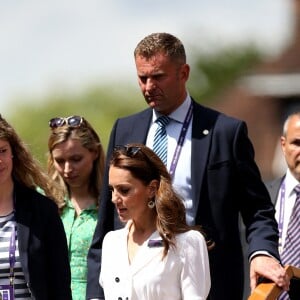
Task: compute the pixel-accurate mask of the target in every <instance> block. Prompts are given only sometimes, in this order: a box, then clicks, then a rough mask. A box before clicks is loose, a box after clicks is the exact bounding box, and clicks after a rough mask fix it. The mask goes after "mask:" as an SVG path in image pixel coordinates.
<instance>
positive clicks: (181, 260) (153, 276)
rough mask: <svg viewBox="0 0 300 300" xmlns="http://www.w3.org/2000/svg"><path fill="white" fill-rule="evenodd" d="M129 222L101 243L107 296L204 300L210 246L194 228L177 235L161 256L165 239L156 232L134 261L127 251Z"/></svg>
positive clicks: (139, 299)
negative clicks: (129, 258) (165, 253)
mask: <svg viewBox="0 0 300 300" xmlns="http://www.w3.org/2000/svg"><path fill="white" fill-rule="evenodd" d="M127 235H128V226H126V227H125V228H122V229H119V230H116V231H110V232H108V233H107V234H106V236H105V238H104V241H103V245H102V263H101V272H100V278H99V282H100V285H101V286H102V287H103V289H104V295H105V300H205V299H206V298H207V296H208V293H209V290H210V272H209V260H208V253H207V246H206V242H205V239H204V237H203V235H202V234H201V233H200V232H198V231H194V230H190V231H188V232H186V233H182V234H178V235H177V236H176V248H174V247H172V246H171V247H170V249H169V251H168V254H167V256H166V257H165V258H164V259H162V254H163V247H162V240H161V237H160V236H159V234H158V232H157V231H156V232H154V233H153V234H152V235H151V236H150V238H149V239H148V240H147V241H145V242H144V244H143V245H142V247H141V248H140V249H139V250H138V252H137V254H136V256H135V257H134V259H133V261H132V262H131V264H130V263H129V260H128V252H127Z"/></svg>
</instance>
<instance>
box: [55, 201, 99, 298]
mask: <svg viewBox="0 0 300 300" xmlns="http://www.w3.org/2000/svg"><path fill="white" fill-rule="evenodd" d="M66 202H67V205H66V206H65V207H64V209H63V212H62V214H61V219H62V221H63V224H64V228H65V232H66V236H67V241H68V248H69V260H70V267H71V288H72V297H73V300H83V299H85V293H86V283H87V253H88V250H89V247H90V245H91V242H92V239H93V234H94V230H95V227H96V223H97V218H98V212H97V208H96V205H95V204H93V205H91V206H90V207H88V208H86V209H84V210H83V211H82V212H81V214H80V215H79V216H77V217H76V213H75V209H74V207H73V205H72V203H71V201H70V200H66Z"/></svg>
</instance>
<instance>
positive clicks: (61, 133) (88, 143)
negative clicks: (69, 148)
mask: <svg viewBox="0 0 300 300" xmlns="http://www.w3.org/2000/svg"><path fill="white" fill-rule="evenodd" d="M68 139H74V140H79V141H80V143H81V145H82V146H83V147H84V148H86V149H88V150H90V151H95V152H96V153H98V156H97V158H96V159H95V161H94V163H93V169H92V172H91V175H90V185H89V189H90V192H91V194H92V195H93V196H94V197H95V198H97V199H98V197H99V195H100V190H101V186H102V180H103V173H104V161H105V154H104V150H103V147H102V144H101V141H100V138H99V136H98V134H97V133H96V131H95V130H94V129H93V128H92V126H91V125H90V124H89V123H88V121H86V120H85V119H84V118H83V121H82V123H81V124H80V125H79V126H77V127H72V126H68V125H63V126H59V127H55V128H52V129H51V132H50V136H49V139H48V162H47V169H48V174H49V175H50V177H51V178H52V179H53V180H54V182H56V185H55V186H53V189H52V191H53V193H54V195H55V197H56V201H57V204H58V207H59V208H60V210H62V209H63V208H64V207H65V205H66V202H65V197H66V196H68V195H69V188H68V185H67V184H66V183H65V181H64V180H63V178H62V177H61V176H60V175H59V173H58V172H57V170H56V168H55V166H54V160H53V156H52V151H53V150H54V149H55V147H56V146H57V145H58V144H61V143H63V142H65V141H67V140H68ZM95 204H96V205H98V201H97V202H96V203H95Z"/></svg>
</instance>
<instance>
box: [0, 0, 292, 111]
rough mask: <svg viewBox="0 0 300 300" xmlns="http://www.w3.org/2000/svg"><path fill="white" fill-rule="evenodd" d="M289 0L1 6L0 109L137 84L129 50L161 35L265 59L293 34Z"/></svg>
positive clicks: (63, 1)
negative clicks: (56, 93)
mask: <svg viewBox="0 0 300 300" xmlns="http://www.w3.org/2000/svg"><path fill="white" fill-rule="evenodd" d="M291 3H292V0H257V1H249V0H222V1H221V0H219V1H216V0H210V1H205V0H186V1H182V0H172V1H163V0H152V1H147V0H127V1H126V0H111V1H109V0H107V1H104V0H85V1H78V0H72V1H71V0H51V1H39V0H26V1H16V0H10V1H1V4H0V112H2V113H4V112H5V110H6V109H7V108H8V106H9V105H10V104H12V102H13V101H14V103H15V101H18V100H16V99H18V96H20V95H25V96H26V97H29V98H30V97H31V96H32V97H33V98H35V97H36V96H38V95H42V94H45V93H47V92H49V91H53V90H55V89H58V88H59V89H60V90H63V89H65V90H67V91H71V92H73V91H77V90H78V91H80V90H81V89H84V88H85V87H87V86H89V85H91V84H101V83H104V82H108V81H111V80H114V81H116V82H118V80H124V81H128V82H131V83H133V84H134V83H135V82H136V76H135V69H134V61H133V54H132V53H133V50H134V47H135V45H136V44H137V43H138V41H139V40H140V39H142V38H143V37H144V36H145V35H147V34H149V33H152V32H157V31H165V32H170V33H173V34H174V35H176V36H178V37H179V38H180V39H181V40H182V41H183V43H184V44H185V47H186V50H187V53H188V54H189V49H192V48H195V47H199V48H200V49H205V51H213V50H214V49H216V48H218V47H221V46H226V45H232V44H233V45H235V44H239V43H248V42H253V43H255V44H256V45H257V46H258V47H259V48H260V49H262V50H263V51H265V52H266V53H268V54H270V55H274V54H276V53H279V51H281V50H282V48H283V47H284V45H285V43H286V42H287V41H288V40H289V38H290V36H291V20H292V18H291V9H290V4H291Z"/></svg>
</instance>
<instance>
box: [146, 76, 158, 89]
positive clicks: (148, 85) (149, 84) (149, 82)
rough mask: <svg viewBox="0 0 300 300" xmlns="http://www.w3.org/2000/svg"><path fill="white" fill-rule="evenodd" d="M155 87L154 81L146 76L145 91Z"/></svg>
mask: <svg viewBox="0 0 300 300" xmlns="http://www.w3.org/2000/svg"><path fill="white" fill-rule="evenodd" d="M155 88H156V85H155V82H154V80H153V79H151V78H148V79H147V81H146V85H145V89H146V91H147V92H151V91H153V90H154V89H155Z"/></svg>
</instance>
